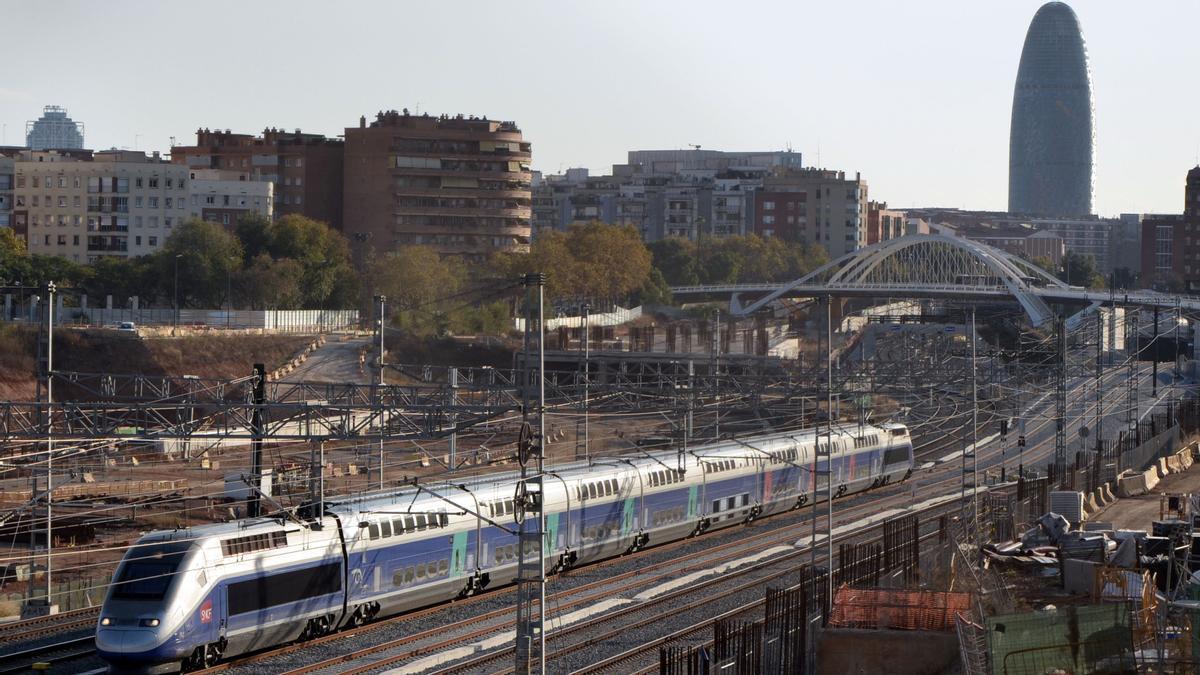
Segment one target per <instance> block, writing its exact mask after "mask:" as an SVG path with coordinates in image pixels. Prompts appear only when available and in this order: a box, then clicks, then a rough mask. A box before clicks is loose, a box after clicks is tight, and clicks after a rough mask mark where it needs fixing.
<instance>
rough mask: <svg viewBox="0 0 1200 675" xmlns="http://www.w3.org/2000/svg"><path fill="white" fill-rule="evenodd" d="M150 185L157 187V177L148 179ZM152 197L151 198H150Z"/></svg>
mask: <svg viewBox="0 0 1200 675" xmlns="http://www.w3.org/2000/svg"><path fill="white" fill-rule="evenodd" d="M150 187H151V188H157V187H158V179H157V178H151V179H150ZM152 199H153V198H152Z"/></svg>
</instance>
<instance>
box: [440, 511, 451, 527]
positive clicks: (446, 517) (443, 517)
mask: <svg viewBox="0 0 1200 675" xmlns="http://www.w3.org/2000/svg"><path fill="white" fill-rule="evenodd" d="M437 524H438V527H447V526H449V525H450V514H448V513H446V512H445V511H443V512H441V513H439V514H437Z"/></svg>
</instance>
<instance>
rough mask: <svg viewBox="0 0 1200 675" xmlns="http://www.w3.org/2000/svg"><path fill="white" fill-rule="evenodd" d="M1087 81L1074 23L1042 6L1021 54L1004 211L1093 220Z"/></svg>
mask: <svg viewBox="0 0 1200 675" xmlns="http://www.w3.org/2000/svg"><path fill="white" fill-rule="evenodd" d="M1093 114H1094V111H1093V103H1092V78H1091V72H1090V70H1089V69H1088V60H1087V47H1086V45H1085V44H1084V41H1083V32H1082V31H1081V30H1080V28H1079V19H1078V18H1077V17H1076V16H1075V12H1074V11H1073V10H1072V9H1071V8H1070V7H1068V6H1067V5H1066V4H1064V3H1061V2H1051V3H1047V4H1045V5H1043V6H1042V7H1041V9H1039V10H1038V11H1037V14H1035V15H1034V17H1033V22H1032V23H1031V24H1030V25H1029V32H1028V34H1026V36H1025V47H1024V48H1023V49H1022V50H1021V65H1020V67H1019V68H1018V70H1017V84H1016V90H1015V91H1014V92H1013V108H1012V128H1011V131H1010V136H1009V150H1008V210H1009V211H1010V212H1013V213H1030V214H1041V215H1052V216H1081V215H1086V214H1090V213H1091V212H1092V162H1093V155H1094V140H1095V139H1094V136H1093V133H1094V131H1093V129H1094V123H1093Z"/></svg>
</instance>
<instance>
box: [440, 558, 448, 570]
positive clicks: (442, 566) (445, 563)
mask: <svg viewBox="0 0 1200 675" xmlns="http://www.w3.org/2000/svg"><path fill="white" fill-rule="evenodd" d="M449 570H450V561H449V560H446V559H444V558H443V559H442V560H439V561H438V574H445V573H446V572H448V571H449Z"/></svg>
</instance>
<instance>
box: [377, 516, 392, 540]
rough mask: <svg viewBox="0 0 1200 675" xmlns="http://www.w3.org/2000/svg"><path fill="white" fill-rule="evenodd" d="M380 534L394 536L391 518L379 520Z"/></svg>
mask: <svg viewBox="0 0 1200 675" xmlns="http://www.w3.org/2000/svg"><path fill="white" fill-rule="evenodd" d="M379 536H381V537H390V536H392V521H390V520H381V521H379Z"/></svg>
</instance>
